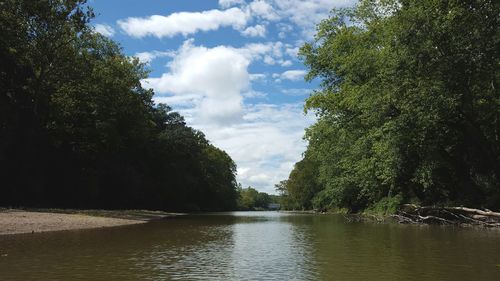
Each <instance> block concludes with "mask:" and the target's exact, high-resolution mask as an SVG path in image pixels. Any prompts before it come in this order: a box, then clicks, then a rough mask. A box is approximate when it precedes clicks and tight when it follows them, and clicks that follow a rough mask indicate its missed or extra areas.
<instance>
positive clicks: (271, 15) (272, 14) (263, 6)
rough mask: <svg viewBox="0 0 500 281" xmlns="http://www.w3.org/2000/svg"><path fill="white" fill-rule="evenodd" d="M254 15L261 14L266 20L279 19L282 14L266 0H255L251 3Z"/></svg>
mask: <svg viewBox="0 0 500 281" xmlns="http://www.w3.org/2000/svg"><path fill="white" fill-rule="evenodd" d="M249 7H250V10H251V11H252V14H253V15H256V16H259V17H261V18H263V19H266V20H271V21H272V20H278V19H279V18H280V16H279V15H278V14H277V13H276V11H275V10H274V8H273V7H272V6H271V5H270V4H269V3H268V2H266V1H262V0H255V1H253V2H252V3H250V5H249Z"/></svg>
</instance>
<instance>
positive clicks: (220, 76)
mask: <svg viewBox="0 0 500 281" xmlns="http://www.w3.org/2000/svg"><path fill="white" fill-rule="evenodd" d="M249 64H250V60H249V59H248V58H246V57H245V56H244V55H242V54H241V53H239V52H238V51H237V50H236V49H234V48H231V47H226V46H218V47H215V48H206V47H203V46H194V45H193V40H187V41H186V42H184V44H183V45H182V47H181V48H180V49H179V51H178V53H177V55H176V56H175V58H174V59H173V61H172V62H170V64H169V72H168V73H164V74H163V75H162V76H161V77H159V78H149V79H145V80H144V82H143V83H144V86H145V87H151V88H153V89H155V91H156V92H157V93H158V94H173V95H198V96H199V97H200V98H199V99H198V100H197V103H196V104H195V106H196V108H197V111H198V113H199V116H197V118H198V119H199V120H203V121H204V122H209V123H223V124H226V123H231V122H236V121H237V120H238V118H241V113H242V100H243V97H242V95H241V92H242V91H245V90H247V89H248V88H249V82H250V77H249V73H248V70H247V68H248V65H249Z"/></svg>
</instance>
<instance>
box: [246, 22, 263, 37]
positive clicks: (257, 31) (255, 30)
mask: <svg viewBox="0 0 500 281" xmlns="http://www.w3.org/2000/svg"><path fill="white" fill-rule="evenodd" d="M241 34H243V35H244V36H247V37H266V26H264V25H262V24H257V25H255V26H249V27H247V28H246V29H245V30H243V31H242V32H241Z"/></svg>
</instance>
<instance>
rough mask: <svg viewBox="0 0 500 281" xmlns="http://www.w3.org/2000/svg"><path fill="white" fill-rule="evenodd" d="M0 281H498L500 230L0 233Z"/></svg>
mask: <svg viewBox="0 0 500 281" xmlns="http://www.w3.org/2000/svg"><path fill="white" fill-rule="evenodd" d="M0 280H9V281H15V280H23V281H28V280H70V281H72V280H120V281H127V280H286V281H288V280H300V281H306V280H339V281H350V280H360V281H361V280H362V281H368V280H371V281H378V280H384V281H392V280H433V281H439V280H450V281H452V280H453V281H462V280H464V281H465V280H467V281H469V280H470V281H489V280H491V281H494V280H500V231H499V230H488V229H468V228H456V227H449V226H422V225H420V226H415V225H398V224H375V223H362V222H348V221H346V220H345V219H344V218H343V217H342V216H339V215H314V214H294V213H284V212H234V213H219V214H200V215H188V216H180V217H176V218H172V219H166V220H163V221H155V222H151V223H148V224H143V225H133V226H125V227H116V228H106V229H97V230H81V231H65V232H52V233H37V234H22V235H7V236H0Z"/></svg>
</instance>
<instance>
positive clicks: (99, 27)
mask: <svg viewBox="0 0 500 281" xmlns="http://www.w3.org/2000/svg"><path fill="white" fill-rule="evenodd" d="M94 29H95V31H96V32H98V33H100V34H102V35H104V36H106V37H113V35H115V30H114V29H113V28H112V27H111V26H110V25H108V24H101V23H98V24H96V25H94Z"/></svg>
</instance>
